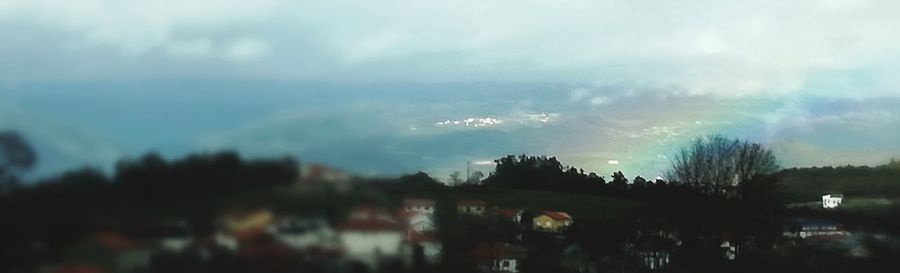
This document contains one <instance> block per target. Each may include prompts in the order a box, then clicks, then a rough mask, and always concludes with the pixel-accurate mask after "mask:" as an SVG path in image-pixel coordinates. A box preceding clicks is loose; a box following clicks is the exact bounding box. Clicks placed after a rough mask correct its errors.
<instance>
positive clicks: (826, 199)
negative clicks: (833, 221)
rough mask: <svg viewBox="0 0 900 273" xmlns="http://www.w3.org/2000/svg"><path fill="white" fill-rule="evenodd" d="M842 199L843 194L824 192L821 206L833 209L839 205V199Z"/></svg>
mask: <svg viewBox="0 0 900 273" xmlns="http://www.w3.org/2000/svg"><path fill="white" fill-rule="evenodd" d="M843 200H844V196H843V195H841V194H826V195H822V207H823V208H826V209H833V208H836V207H838V206H840V205H841V201H843Z"/></svg>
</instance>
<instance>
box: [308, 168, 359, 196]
mask: <svg viewBox="0 0 900 273" xmlns="http://www.w3.org/2000/svg"><path fill="white" fill-rule="evenodd" d="M351 182H352V177H351V176H350V175H349V174H347V173H345V172H344V171H341V170H338V169H335V168H332V167H329V166H326V165H322V164H310V165H304V166H301V167H300V176H299V177H298V179H297V181H296V183H295V185H296V187H297V188H298V189H301V190H321V189H326V188H331V189H334V190H337V191H347V190H350V188H352V185H351Z"/></svg>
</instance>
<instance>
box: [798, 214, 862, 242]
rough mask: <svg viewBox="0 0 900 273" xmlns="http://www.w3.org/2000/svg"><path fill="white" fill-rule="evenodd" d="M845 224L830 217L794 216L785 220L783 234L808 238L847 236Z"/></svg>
mask: <svg viewBox="0 0 900 273" xmlns="http://www.w3.org/2000/svg"><path fill="white" fill-rule="evenodd" d="M849 234H850V233H848V232H847V231H846V230H845V229H844V225H843V224H841V223H839V222H837V221H834V220H830V219H822V218H792V219H788V220H786V221H785V225H784V231H783V232H782V236H785V237H790V238H801V239H806V238H810V237H839V238H840V237H845V236H847V235H849Z"/></svg>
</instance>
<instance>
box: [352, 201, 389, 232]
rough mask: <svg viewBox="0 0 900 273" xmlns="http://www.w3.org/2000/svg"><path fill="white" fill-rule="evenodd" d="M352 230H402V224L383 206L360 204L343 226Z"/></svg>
mask: <svg viewBox="0 0 900 273" xmlns="http://www.w3.org/2000/svg"><path fill="white" fill-rule="evenodd" d="M341 229H342V230H351V231H401V230H402V226H401V225H400V223H398V222H397V220H395V219H394V218H393V217H391V215H390V214H388V213H387V211H386V210H384V209H383V208H378V207H373V206H360V207H357V208H356V209H354V210H353V212H351V213H350V218H349V219H347V221H346V222H344V225H343V226H341Z"/></svg>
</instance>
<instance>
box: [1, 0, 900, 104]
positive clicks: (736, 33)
mask: <svg viewBox="0 0 900 273" xmlns="http://www.w3.org/2000/svg"><path fill="white" fill-rule="evenodd" d="M897 10H900V3H898V2H896V1H867V0H827V1H813V0H804V1H790V2H785V1H775V0H767V1H750V2H747V1H745V2H741V3H734V2H728V3H726V2H722V1H699V0H697V1H678V2H673V1H638V2H635V1H587V0H584V1H578V0H573V1H564V0H558V1H557V0H526V1H474V0H472V1H425V2H423V1H403V0H399V1H398V0H388V1H377V2H372V1H285V0H262V1H260V0H255V1H237V0H177V1H176V0H163V1H134V0H132V1H128V0H125V1H123V0H85V1H58V0H4V1H0V29H2V32H0V33H2V34H0V37H2V38H3V40H4V41H12V42H10V43H5V45H2V46H0V58H2V59H4V60H17V61H11V62H6V64H5V65H0V72H2V73H0V75H4V76H0V81H4V82H8V83H9V82H12V83H20V82H33V81H49V80H56V81H85V80H96V81H104V80H123V79H137V80H158V79H173V78H174V79H185V78H187V79H192V78H204V79H210V78H212V79H215V78H229V79H245V80H282V81H283V80H290V81H344V82H346V81H363V82H371V81H379V82H393V81H417V82H472V81H482V82H483V81H489V82H490V81H514V82H563V83H570V84H581V85H584V86H594V87H595V86H609V85H621V86H633V87H635V88H640V89H652V90H656V91H655V92H662V93H667V94H690V95H698V94H713V95H720V96H735V95H765V96H771V95H778V96H781V95H786V94H798V93H803V94H815V95H821V96H832V97H854V98H859V97H878V96H897V95H898V93H900V92H898V87H900V80H898V79H900V77H898V76H900V68H898V66H897V65H896V64H897V63H898V62H900V37H898V36H897V35H895V34H896V33H900V23H898V21H897V20H895V18H894V17H895V15H896V11H897ZM586 99H587V100H588V101H589V102H590V103H591V104H595V105H602V104H606V103H608V98H606V97H601V96H592V97H588V98H586Z"/></svg>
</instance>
